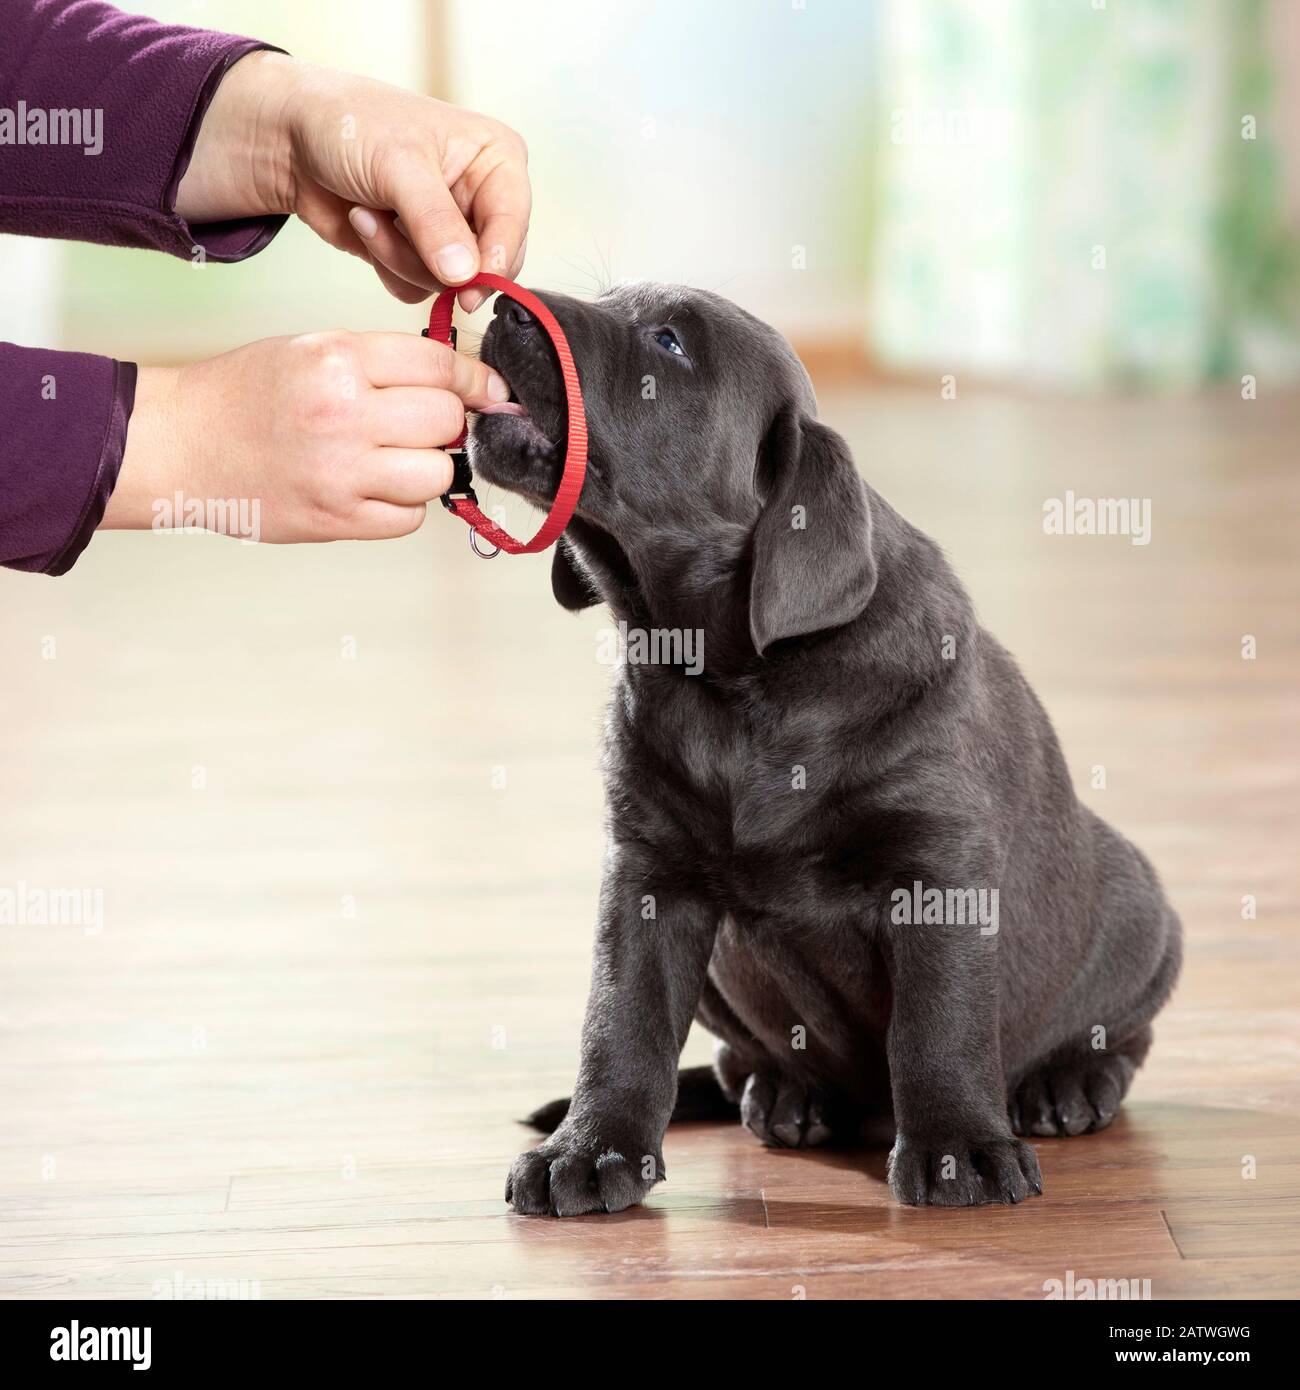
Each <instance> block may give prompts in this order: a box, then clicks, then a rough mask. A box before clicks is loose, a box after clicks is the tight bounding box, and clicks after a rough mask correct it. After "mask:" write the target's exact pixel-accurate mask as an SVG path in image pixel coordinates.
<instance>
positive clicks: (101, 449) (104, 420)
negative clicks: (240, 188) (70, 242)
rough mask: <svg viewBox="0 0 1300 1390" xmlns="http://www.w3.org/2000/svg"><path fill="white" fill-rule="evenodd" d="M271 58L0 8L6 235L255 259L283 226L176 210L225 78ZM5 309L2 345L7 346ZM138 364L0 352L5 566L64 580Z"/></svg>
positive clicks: (120, 20) (93, 21)
mask: <svg viewBox="0 0 1300 1390" xmlns="http://www.w3.org/2000/svg"><path fill="white" fill-rule="evenodd" d="M268 47H270V45H268V44H263V43H258V42H257V41H255V40H253V39H242V38H236V37H234V36H232V35H229V34H214V33H208V32H206V31H204V30H200V29H188V28H183V27H180V26H176V25H165V24H157V23H155V22H154V21H153V20H150V19H144V18H140V17H139V16H135V15H126V14H123V13H122V12H121V11H119V10H116V9H114V8H113V7H112V6H110V5H106V4H102V3H99V0H0V232H18V233H22V234H24V235H28V236H48V237H63V238H69V239H74V240H79V241H98V242H104V243H107V244H108V245H112V246H136V247H145V248H150V249H153V250H158V251H167V252H170V253H171V254H173V255H176V256H182V257H185V258H189V257H190V256H192V254H193V249H194V247H195V246H196V245H197V246H202V247H203V248H204V251H205V253H206V256H207V259H208V260H210V261H238V260H243V259H244V258H245V257H247V256H251V255H253V254H254V253H255V252H257V251H260V250H261V249H262V248H263V247H264V246H265V245H266V244H267V243H268V242H269V241H270V240H271V238H272V237H273V236H275V234H276V232H277V231H279V229H280V227H281V226H283V224H284V221H285V219H284V218H283V217H259V218H247V219H244V220H240V221H230V222H217V223H208V224H204V225H196V226H190V225H189V224H187V223H186V222H185V220H184V219H183V218H180V217H178V216H177V215H176V212H175V210H174V207H175V201H176V190H177V187H178V186H179V184H180V181H181V178H182V176H183V175H184V173H185V170H186V168H187V167H188V165H189V160H190V155H191V154H192V153H193V149H194V141H195V139H196V138H197V136H198V131H199V127H200V125H201V124H202V121H203V116H204V113H205V112H206V111H207V109H208V105H209V103H210V102H211V101H212V97H213V95H214V93H215V92H216V90H217V87H218V86H219V85H220V82H221V79H222V77H223V76H224V75H225V73H226V72H227V70H228V69H229V68H230V66H231V64H233V63H235V62H237V61H238V60H239V59H240V58H242V57H244V55H245V54H247V53H251V52H253V51H254V50H256V49H261V48H268ZM3 328H4V320H3V309H0V333H2V332H3ZM135 379H136V368H135V365H134V363H130V362H115V361H113V360H112V359H111V358H107V357H94V356H91V355H89V354H87V353H76V352H49V351H45V350H42V349H37V348H22V347H15V346H14V345H12V344H9V343H0V565H7V566H9V567H10V568H12V569H19V570H32V571H36V572H39V573H42V574H63V573H65V572H66V571H67V570H68V569H70V568H71V566H72V564H73V562H74V561H75V560H76V558H77V556H78V555H80V554H81V552H82V550H84V549H85V547H86V545H87V544H88V543H89V541H90V538H91V536H92V535H93V534H94V530H95V527H96V526H97V525H98V524H99V522H100V521H101V519H102V518H103V515H104V508H105V506H106V505H107V503H108V498H109V495H110V494H111V493H112V491H113V487H114V484H115V483H116V482H117V474H118V470H119V469H120V468H121V466H122V454H123V450H124V448H125V445H126V431H127V422H128V420H129V419H130V416H131V407H132V405H133V404H134V401H135Z"/></svg>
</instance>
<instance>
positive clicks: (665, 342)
mask: <svg viewBox="0 0 1300 1390" xmlns="http://www.w3.org/2000/svg"><path fill="white" fill-rule="evenodd" d="M655 342H656V343H658V344H659V346H660V347H661V348H664V349H666V350H667V351H668V352H671V353H674V354H675V355H676V356H678V357H685V356H686V349H685V348H684V347H683V346H682V345H681V341H680V339H679V338H678V337H677V334H676V333H674V332H673V330H672V329H671V328H661V329H659V330H658V331H657V332H656V333H655Z"/></svg>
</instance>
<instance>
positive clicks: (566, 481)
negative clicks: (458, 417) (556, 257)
mask: <svg viewBox="0 0 1300 1390" xmlns="http://www.w3.org/2000/svg"><path fill="white" fill-rule="evenodd" d="M471 285H483V286H486V287H488V288H491V289H493V290H500V292H501V293H502V294H504V295H508V296H509V297H510V298H511V299H513V300H515V302H516V303H518V304H522V305H523V306H524V308H525V309H527V310H528V311H529V313H531V314H532V315H533V316H534V318H536V319H537V321H538V323H540V324H541V325H542V327H543V328H544V329H545V330H546V335H547V337H548V338H550V340H551V346H552V347H553V348H554V349H555V356H556V357H557V359H558V360H559V363H560V375H561V376H562V377H563V378H564V396H565V400H566V401H567V402H568V407H569V436H568V441H567V447H566V450H565V455H564V474H563V476H562V477H561V478H560V486H559V488H558V489H557V490H556V493H555V500H554V501H553V502H552V503H551V510H550V512H549V513H548V514H547V517H546V520H545V521H543V522H542V524H541V527H540V529H539V530H538V532H537V534H536V535H535V536H534V537H533V538H532V540H530V541H517V540H515V538H514V537H513V536H512V535H510V534H509V532H507V531H503V530H502V529H501V527H500V526H498V525H497V524H496V523H495V522H493V521H489V520H488V518H487V517H485V516H484V515H483V513H482V512H481V511H479V509H478V498H477V497H475V495H474V487H473V475H472V474H471V473H470V469H469V461H468V459H467V458H466V457H465V431H463V430H462V431H461V436H460V438H459V439H457V440H456V442H455V443H454V444H451V445H449V446H448V450H447V452H448V453H450V454H451V455H452V460H453V463H454V465H455V474H454V477H453V481H452V485H451V487H450V488H449V489H448V490H447V492H445V493H444V494H443V496H442V498H441V501H442V505H443V506H444V507H446V508H447V510H448V511H449V512H453V513H455V515H456V516H458V517H460V519H461V520H462V521H464V522H466V523H467V524H468V525H469V527H470V538H469V542H470V546H471V547H472V548H473V550H474V553H475V554H476V555H480V556H482V557H483V558H484V559H490V558H491V557H492V556H493V555H495V554H496V551H491V552H488V551H482V550H480V549H479V548H478V546H477V545H476V544H475V537H476V536H482V538H483V539H484V540H485V541H487V542H488V544H489V545H494V546H496V548H497V550H504V551H505V552H506V553H507V554H508V555H529V554H532V553H534V552H535V551H538V550H545V549H546V547H547V546H548V545H551V544H552V543H553V542H554V541H555V540H556V539H557V538H558V537H559V535H560V532H561V531H563V530H564V528H565V527H566V526H567V525H568V524H569V520H570V518H571V517H572V516H573V510H574V508H575V507H576V506H577V505H578V495H579V494H580V493H581V492H582V481H583V479H584V478H585V477H586V476H587V416H586V413H585V411H584V410H583V408H582V391H581V390H580V388H579V386H578V369H577V368H576V367H575V366H574V365H573V354H572V353H571V352H570V351H569V343H568V339H566V338H565V336H564V330H563V329H562V328H561V327H560V325H559V323H558V322H557V320H556V318H555V315H554V314H553V313H551V311H550V310H549V309H548V308H547V307H546V305H545V304H543V303H542V301H541V300H540V299H538V297H537V296H536V295H535V294H533V293H532V291H531V290H526V289H524V287H523V286H522V285H516V284H515V282H514V281H513V280H507V279H506V278H505V276H504V275H492V274H489V272H487V271H481V272H480V273H479V274H478V275H476V276H475V277H474V278H473V279H472V280H467V281H466V282H465V283H464V284H463V285H457V286H456V288H455V289H450V290H443V292H442V293H441V294H440V295H439V296H438V297H437V299H435V300H434V301H433V308H432V309H430V310H429V327H428V329H427V330H426V333H425V336H426V337H428V338H430V339H432V340H433V341H434V342H435V343H446V344H447V345H448V346H449V347H454V346H455V343H454V341H453V336H452V327H451V313H452V309H453V308H454V307H455V303H456V296H457V295H458V294H459V293H460V291H461V290H464V289H468V288H469V287H470V286H471Z"/></svg>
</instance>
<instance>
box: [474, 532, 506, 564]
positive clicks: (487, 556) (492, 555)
mask: <svg viewBox="0 0 1300 1390" xmlns="http://www.w3.org/2000/svg"><path fill="white" fill-rule="evenodd" d="M478 539H479V536H478V531H477V529H476V528H474V527H472V526H471V527H470V532H469V548H470V549H471V550H472V551H473V552H474V554H475V555H477V556H478V558H479V559H480V560H495V559H496V558H497V556H498V555H500V554H501V547H500V546H499V545H493V546H492V549H491V550H480V549H479V548H478ZM488 544H489V545H491V542H490V541H489V542H488Z"/></svg>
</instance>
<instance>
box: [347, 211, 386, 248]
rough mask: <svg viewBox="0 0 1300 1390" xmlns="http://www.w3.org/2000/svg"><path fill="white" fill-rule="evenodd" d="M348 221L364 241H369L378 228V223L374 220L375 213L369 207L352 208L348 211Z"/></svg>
mask: <svg viewBox="0 0 1300 1390" xmlns="http://www.w3.org/2000/svg"><path fill="white" fill-rule="evenodd" d="M348 221H349V222H351V223H352V230H353V231H354V232H356V234H357V235H358V236H359V237H362V238H363V239H364V240H366V241H369V240H370V238H371V237H372V236H374V235H375V233H376V232H378V230H379V223H378V222H377V221H376V220H375V214H374V213H373V212H371V211H370V209H369V208H353V209H352V211H351V212H349V213H348Z"/></svg>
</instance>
